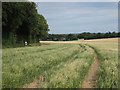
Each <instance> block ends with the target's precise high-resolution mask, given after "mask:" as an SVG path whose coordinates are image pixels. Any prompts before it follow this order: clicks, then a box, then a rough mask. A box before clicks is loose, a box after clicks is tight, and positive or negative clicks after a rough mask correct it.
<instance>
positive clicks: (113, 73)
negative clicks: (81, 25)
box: [2, 39, 118, 88]
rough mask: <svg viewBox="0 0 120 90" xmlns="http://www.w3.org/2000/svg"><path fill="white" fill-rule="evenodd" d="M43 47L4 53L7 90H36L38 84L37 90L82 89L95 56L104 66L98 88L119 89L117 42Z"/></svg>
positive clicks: (3, 67)
mask: <svg viewBox="0 0 120 90" xmlns="http://www.w3.org/2000/svg"><path fill="white" fill-rule="evenodd" d="M41 43H46V44H43V45H42V46H31V47H21V48H6V49H3V50H2V76H3V77H2V87H3V88H20V87H32V86H34V84H35V83H37V86H36V88H48V87H49V88H58V87H60V88H62V87H63V88H80V87H81V84H82V82H83V80H84V78H85V76H86V75H87V73H88V71H89V69H90V67H91V64H92V63H93V61H94V52H97V54H98V58H99V62H100V65H99V68H98V73H97V86H96V87H98V88H117V87H118V81H117V80H118V49H117V48H118V45H117V44H118V42H117V39H105V40H85V41H84V40H78V41H69V42H67V41H66V42H41ZM91 47H92V48H91ZM41 77H42V78H41Z"/></svg>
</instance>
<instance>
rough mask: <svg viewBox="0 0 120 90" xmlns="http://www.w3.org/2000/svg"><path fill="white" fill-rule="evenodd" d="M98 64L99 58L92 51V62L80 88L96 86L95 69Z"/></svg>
mask: <svg viewBox="0 0 120 90" xmlns="http://www.w3.org/2000/svg"><path fill="white" fill-rule="evenodd" d="M98 65H99V60H98V56H97V53H96V52H95V53H94V62H93V63H92V65H91V68H90V70H89V71H88V74H87V75H86V76H85V78H84V80H83V83H82V85H81V88H96V82H97V81H96V80H97V69H98Z"/></svg>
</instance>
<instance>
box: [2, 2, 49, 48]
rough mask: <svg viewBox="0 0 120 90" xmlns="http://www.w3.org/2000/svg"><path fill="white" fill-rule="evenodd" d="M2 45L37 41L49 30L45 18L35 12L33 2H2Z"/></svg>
mask: <svg viewBox="0 0 120 90" xmlns="http://www.w3.org/2000/svg"><path fill="white" fill-rule="evenodd" d="M2 9H3V11H2V25H3V26H2V27H3V28H2V29H3V31H2V36H3V42H2V43H3V46H6V47H7V46H9V47H10V46H13V47H15V46H16V44H20V45H22V44H24V41H28V43H36V42H39V39H40V38H41V37H46V36H47V33H48V31H49V29H48V24H47V21H46V20H45V18H44V17H43V16H42V15H40V14H38V13H37V9H36V4H35V3H33V2H3V3H2Z"/></svg>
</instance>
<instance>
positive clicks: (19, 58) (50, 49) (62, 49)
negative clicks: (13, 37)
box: [2, 44, 80, 88]
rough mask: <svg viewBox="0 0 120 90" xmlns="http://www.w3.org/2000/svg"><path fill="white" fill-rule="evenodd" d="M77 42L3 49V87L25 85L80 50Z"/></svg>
mask: <svg viewBox="0 0 120 90" xmlns="http://www.w3.org/2000/svg"><path fill="white" fill-rule="evenodd" d="M79 49H80V47H79V45H77V44H50V45H45V46H36V47H25V48H23V47H21V48H9V49H3V57H2V59H3V65H2V70H3V72H2V75H3V77H2V79H3V81H2V86H3V88H16V87H23V86H24V85H25V84H27V83H30V82H32V81H33V80H34V79H35V78H39V76H40V75H41V74H43V73H44V72H45V71H48V70H50V69H52V68H53V67H55V66H57V65H58V64H60V63H62V62H65V61H66V60H68V59H69V58H70V57H71V56H73V55H75V54H76V53H77V52H78V51H79Z"/></svg>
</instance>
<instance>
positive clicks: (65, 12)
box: [36, 2, 118, 34]
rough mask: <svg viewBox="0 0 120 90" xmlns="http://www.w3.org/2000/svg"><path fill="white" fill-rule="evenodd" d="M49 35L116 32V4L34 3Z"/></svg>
mask: <svg viewBox="0 0 120 90" xmlns="http://www.w3.org/2000/svg"><path fill="white" fill-rule="evenodd" d="M36 3H37V10H38V13H39V14H42V15H43V16H44V17H45V19H46V20H47V23H48V25H49V29H50V31H49V33H50V34H69V33H82V32H91V33H97V32H108V31H110V32H113V31H115V32H118V3H117V2H36Z"/></svg>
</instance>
